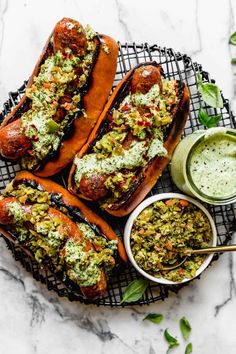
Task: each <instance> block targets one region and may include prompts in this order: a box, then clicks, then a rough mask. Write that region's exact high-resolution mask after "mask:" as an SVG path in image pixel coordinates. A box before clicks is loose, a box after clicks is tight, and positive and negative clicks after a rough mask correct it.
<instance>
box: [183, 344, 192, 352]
mask: <svg viewBox="0 0 236 354" xmlns="http://www.w3.org/2000/svg"><path fill="white" fill-rule="evenodd" d="M192 351H193V345H192V343H188V345H187V346H186V348H185V352H184V354H190V353H192Z"/></svg>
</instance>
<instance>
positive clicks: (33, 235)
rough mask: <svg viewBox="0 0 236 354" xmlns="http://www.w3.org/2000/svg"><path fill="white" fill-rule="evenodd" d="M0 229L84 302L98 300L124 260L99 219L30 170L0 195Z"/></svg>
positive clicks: (116, 240)
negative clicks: (110, 277) (83, 297)
mask: <svg viewBox="0 0 236 354" xmlns="http://www.w3.org/2000/svg"><path fill="white" fill-rule="evenodd" d="M0 225H1V227H0V232H1V233H3V234H4V235H5V237H7V238H8V239H10V240H11V241H13V242H17V244H19V245H20V247H21V248H22V249H23V250H24V251H25V252H26V253H27V254H29V255H30V256H31V257H32V258H34V259H35V260H36V261H38V262H39V263H40V264H42V265H44V266H46V267H48V268H49V270H51V271H53V273H54V274H56V275H58V277H59V278H60V279H63V281H64V282H65V284H66V285H70V284H73V286H77V287H79V289H80V291H81V292H82V294H83V295H84V296H85V297H86V298H89V299H94V298H97V297H101V296H103V295H104V293H105V291H106V288H107V279H108V277H109V274H110V273H111V271H112V270H113V269H114V268H115V267H117V266H119V265H121V264H125V263H126V261H127V258H126V253H125V251H124V247H123V244H122V242H121V241H120V239H119V238H118V237H117V235H116V234H115V233H114V231H113V230H112V229H111V228H110V226H109V225H108V224H107V223H106V222H105V221H104V220H102V219H101V218H100V217H98V216H97V215H96V214H94V213H93V212H92V211H91V210H89V209H88V208H87V207H86V206H85V205H84V204H83V203H82V202H81V201H79V200H78V199H77V198H76V197H74V196H72V195H71V194H70V193H69V192H68V191H66V190H65V189H64V188H63V187H61V186H60V185H58V184H56V183H55V182H52V181H50V180H48V179H41V178H40V177H36V176H34V175H32V174H31V173H30V172H25V171H22V172H20V173H19V174H18V175H17V176H16V177H15V179H14V180H13V182H12V183H11V184H10V185H9V186H8V187H7V188H6V191H5V192H4V193H3V195H2V196H1V197H0ZM12 235H14V238H13V237H12Z"/></svg>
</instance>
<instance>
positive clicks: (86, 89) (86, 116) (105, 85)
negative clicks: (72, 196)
mask: <svg viewBox="0 0 236 354" xmlns="http://www.w3.org/2000/svg"><path fill="white" fill-rule="evenodd" d="M117 54H118V47H117V43H116V42H115V41H114V40H113V39H112V38H110V37H108V36H105V35H98V34H97V33H95V32H94V31H93V30H92V29H91V28H90V27H86V28H85V29H84V28H83V27H82V26H81V24H80V23H78V22H77V21H74V20H72V19H69V18H64V19H62V20H61V21H59V22H58V23H57V24H56V26H55V28H54V30H53V32H52V34H51V35H50V37H49V39H48V41H47V43H46V45H45V47H44V49H43V52H42V55H41V56H40V58H39V60H38V63H37V64H36V67H35V69H34V71H33V74H32V76H31V77H30V79H29V82H28V85H27V88H26V94H25V95H24V96H23V97H22V99H21V101H20V102H19V104H18V105H17V106H16V107H15V108H14V109H13V111H12V112H11V113H10V114H9V115H8V116H7V117H6V118H5V119H4V120H3V122H2V124H1V128H0V155H1V156H2V157H3V158H5V159H9V160H18V161H20V163H21V165H22V167H23V168H24V169H28V170H32V171H35V173H36V174H37V175H39V176H43V177H45V176H51V175H54V174H56V173H57V172H59V171H60V170H61V169H62V168H64V167H65V166H66V165H67V164H68V163H69V162H70V161H71V160H72V159H73V157H74V155H75V153H76V152H78V151H79V150H80V149H81V147H82V146H83V145H84V144H85V142H86V140H87V138H88V136H89V134H90V132H91V131H92V129H93V127H94V125H95V123H96V121H97V119H98V117H99V115H100V113H101V112H102V109H103V108H104V105H105V103H106V100H107V97H108V95H109V92H110V90H111V87H112V83H113V79H114V76H115V72H116V59H117Z"/></svg>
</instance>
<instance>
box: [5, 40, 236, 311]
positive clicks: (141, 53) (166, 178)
mask: <svg viewBox="0 0 236 354" xmlns="http://www.w3.org/2000/svg"><path fill="white" fill-rule="evenodd" d="M152 60H155V61H157V62H158V63H160V64H161V65H162V67H163V70H164V72H165V75H166V77H167V78H168V79H180V80H183V81H184V82H185V83H186V84H187V85H188V87H189V90H190V93H191V98H190V115H189V119H188V121H187V124H186V127H185V130H184V133H183V136H185V135H187V134H191V133H192V132H193V131H195V130H197V129H202V128H203V127H202V126H201V125H200V124H199V122H198V120H197V115H198V111H199V108H200V107H201V106H202V105H203V102H202V101H201V98H200V95H199V93H198V91H197V74H198V73H201V75H202V77H203V81H204V82H214V80H212V79H211V78H210V75H209V74H208V73H207V72H205V71H203V70H202V66H201V65H199V64H197V63H195V62H192V60H191V58H190V57H188V56H187V55H185V54H184V55H183V54H180V53H178V52H177V53H176V52H174V51H173V50H172V49H170V48H168V49H167V48H161V47H159V46H157V45H152V46H150V45H148V44H147V43H145V44H141V45H138V44H135V43H133V44H120V43H119V56H118V63H117V73H116V77H115V81H114V86H113V89H114V88H115V87H116V85H117V84H118V82H119V81H120V80H121V79H122V77H123V76H124V75H125V74H126V73H127V72H128V71H129V70H130V69H131V67H133V66H135V65H137V64H138V63H142V62H146V61H152ZM26 83H27V82H24V84H23V85H22V87H21V88H20V89H19V90H17V91H16V92H10V93H9V100H8V101H7V102H6V103H5V104H4V109H3V112H2V113H1V114H0V121H1V120H2V119H4V117H5V116H6V115H7V114H8V113H9V112H10V111H11V108H12V107H13V106H14V105H16V104H17V103H18V102H19V100H20V98H21V97H22V95H23V94H24V90H25V86H26ZM222 97H223V96H222ZM223 102H224V107H223V108H222V109H217V110H216V109H212V108H210V107H207V106H204V108H205V109H206V110H207V112H208V114H209V115H215V114H219V113H221V115H222V119H221V121H220V123H219V125H220V126H226V127H234V128H235V127H236V121H235V117H234V116H233V115H232V112H231V110H230V104H229V101H228V100H227V99H225V98H224V97H223ZM19 170H20V167H19V165H17V164H13V163H11V162H5V161H0V190H3V189H4V188H5V186H6V184H7V183H8V182H9V181H10V180H11V179H12V178H14V176H15V175H16V173H17V172H18V171H19ZM67 174H68V170H65V171H63V172H62V173H61V174H59V175H57V176H56V177H55V178H54V179H55V180H56V181H57V182H59V183H61V184H62V185H63V186H65V187H66V182H67ZM176 191H178V189H177V188H176V186H175V185H174V184H173V183H172V181H171V177H170V171H169V168H167V169H166V170H165V171H164V173H163V174H162V176H161V178H160V179H159V180H158V182H157V184H156V186H155V187H154V188H153V190H152V192H151V193H150V194H149V195H148V196H150V195H153V194H157V193H163V192H176ZM148 196H147V197H148ZM88 205H89V206H90V207H91V208H92V209H93V210H95V211H96V212H97V213H98V214H100V215H102V217H103V218H104V219H105V220H106V221H107V222H109V223H110V224H111V225H112V227H113V228H114V229H115V230H116V232H117V233H118V234H119V235H120V236H121V237H122V234H123V229H124V225H125V222H126V219H127V218H115V217H112V216H111V215H108V214H107V213H104V212H102V213H101V211H100V210H99V209H98V208H97V207H96V206H94V204H91V203H88ZM206 207H207V208H208V209H209V211H210V213H211V215H212V216H213V218H214V221H215V223H216V228H217V233H218V243H219V244H225V243H227V242H228V241H229V240H230V239H231V236H232V233H233V231H234V229H235V209H234V206H233V205H227V206H213V205H206ZM3 237H4V236H3ZM5 241H6V243H7V246H8V248H9V249H10V250H11V251H12V254H13V256H14V258H15V259H16V260H19V261H20V262H21V263H22V265H23V266H24V267H25V268H26V270H27V271H29V272H31V273H32V275H33V277H34V278H35V279H36V280H39V281H41V282H42V283H45V284H46V286H47V288H48V289H49V290H54V291H56V292H57V294H58V295H59V296H61V297H67V298H68V299H69V300H70V301H80V302H82V303H86V304H88V303H93V304H96V305H98V306H99V305H103V306H111V307H115V306H125V305H126V304H122V305H121V304H120V299H121V296H122V293H123V291H124V289H125V288H126V286H127V285H128V284H129V283H130V282H131V281H132V280H134V279H137V278H138V277H139V275H138V273H137V272H136V270H135V269H134V268H133V267H132V266H131V265H130V264H129V265H128V267H127V268H126V269H123V270H121V271H120V272H117V273H116V274H113V276H112V277H111V279H110V281H109V286H108V289H107V293H106V295H105V296H104V297H103V298H101V299H98V300H96V301H90V300H87V299H85V298H84V297H83V296H82V294H80V293H79V291H78V290H76V289H73V288H70V287H66V286H65V284H64V283H63V282H62V281H61V280H60V279H58V278H57V277H56V276H55V275H54V274H52V273H50V272H49V271H48V270H47V269H42V268H40V267H39V265H38V263H37V262H35V261H33V260H32V259H31V258H30V257H28V256H27V255H26V254H25V253H24V252H23V251H22V250H21V249H20V248H19V247H18V246H17V245H15V244H14V243H13V242H11V241H9V240H8V239H5ZM217 258H218V256H215V257H214V260H216V259H217ZM183 286H186V284H185V285H179V286H163V285H158V284H150V285H149V287H148V288H147V290H146V292H145V294H144V295H143V297H142V298H141V300H139V301H138V302H137V304H139V305H144V304H150V303H152V302H155V301H158V300H164V299H165V298H166V297H168V294H169V291H174V292H176V293H177V292H178V291H179V290H180V289H181V288H182V287H183Z"/></svg>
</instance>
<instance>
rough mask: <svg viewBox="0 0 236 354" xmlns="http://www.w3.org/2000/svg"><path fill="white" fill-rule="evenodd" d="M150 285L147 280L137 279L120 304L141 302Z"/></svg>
mask: <svg viewBox="0 0 236 354" xmlns="http://www.w3.org/2000/svg"><path fill="white" fill-rule="evenodd" d="M148 285H149V281H148V280H146V279H137V280H134V281H132V282H131V283H130V284H129V285H128V286H127V288H126V289H125V292H124V294H123V296H122V300H121V302H120V303H123V302H135V301H137V300H139V299H140V298H141V297H142V295H143V294H144V293H145V290H146V289H147V287H148Z"/></svg>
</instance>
